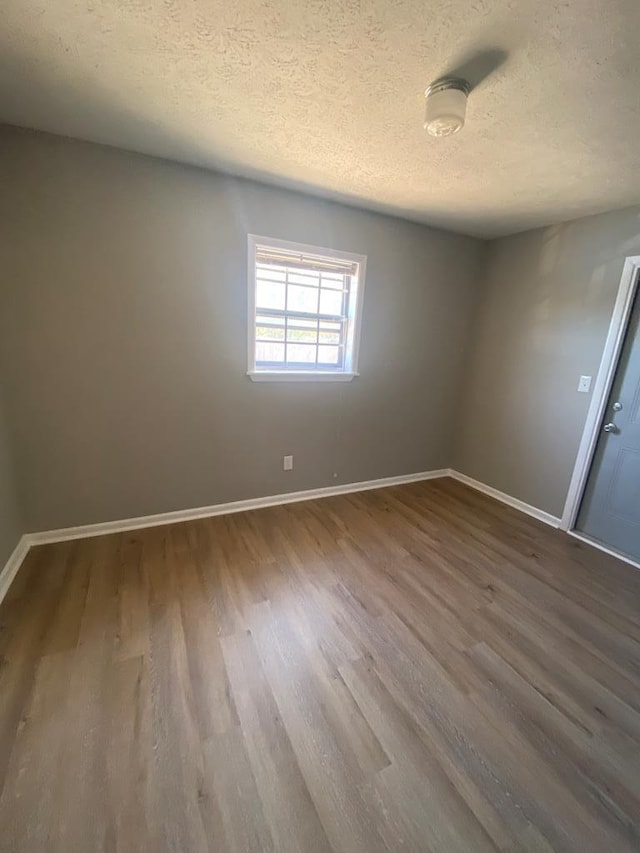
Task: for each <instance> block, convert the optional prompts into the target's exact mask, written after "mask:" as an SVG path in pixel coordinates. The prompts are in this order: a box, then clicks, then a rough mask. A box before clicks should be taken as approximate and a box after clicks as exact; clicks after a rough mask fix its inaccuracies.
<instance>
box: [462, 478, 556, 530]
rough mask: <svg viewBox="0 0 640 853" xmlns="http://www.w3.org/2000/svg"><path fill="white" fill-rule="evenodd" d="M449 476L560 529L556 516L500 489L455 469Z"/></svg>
mask: <svg viewBox="0 0 640 853" xmlns="http://www.w3.org/2000/svg"><path fill="white" fill-rule="evenodd" d="M449 476H450V477H453V479H454V480H459V481H460V482H461V483H464V484H465V485H467V486H470V487H471V488H472V489H476V490H477V491H479V492H484V494H485V495H489V496H490V497H492V498H495V499H496V500H497V501H501V502H502V503H503V504H507V505H508V506H512V507H513V508H514V509H518V510H520V512H525V513H526V514H527V515H530V516H532V517H533V518H537V519H538V521H543V522H544V523H545V524H549V525H550V526H551V527H560V519H559V518H557V517H556V516H555V515H551V513H548V512H544V510H541V509H538V508H537V507H535V506H531V505H530V504H526V503H525V502H524V501H521V500H518V498H512V497H511V495H507V494H505V493H504V492H501V491H499V490H498V489H494V488H493V486H486V485H485V484H484V483H481V482H480V481H479V480H474V479H473V478H472V477H467V475H466V474H461V473H460V472H459V471H454V470H453V469H450V470H449Z"/></svg>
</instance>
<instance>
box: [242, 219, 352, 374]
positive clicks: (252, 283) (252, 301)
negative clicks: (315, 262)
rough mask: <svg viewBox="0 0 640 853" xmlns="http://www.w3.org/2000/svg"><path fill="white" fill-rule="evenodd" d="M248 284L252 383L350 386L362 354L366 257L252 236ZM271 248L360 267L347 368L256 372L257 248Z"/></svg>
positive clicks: (348, 340) (264, 370) (350, 322)
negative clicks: (346, 262)
mask: <svg viewBox="0 0 640 853" xmlns="http://www.w3.org/2000/svg"><path fill="white" fill-rule="evenodd" d="M247 244H248V247H247V248H248V251H247V282H248V311H247V321H248V322H247V345H248V346H247V349H248V369H247V375H248V376H249V377H250V379H251V380H252V381H253V382H351V380H352V379H353V378H354V376H359V375H360V374H359V373H358V355H359V351H360V329H361V325H362V305H363V296H364V284H365V277H366V269H367V257H366V255H356V254H353V253H352V252H343V251H338V250H336V249H326V248H323V247H321V246H311V245H308V244H306V243H293V242H291V241H289V240H279V239H276V238H274V237H261V236H259V235H257V234H249V235H248V239H247ZM258 246H268V247H269V248H273V249H284V250H286V251H290V252H298V253H303V254H309V255H318V256H319V257H322V258H331V259H334V260H339V261H348V262H350V263H354V264H357V265H358V276H357V280H356V283H355V284H353V285H352V290H351V292H350V298H349V320H348V323H349V326H348V332H347V338H346V341H347V343H346V351H345V359H344V367H343V368H341V369H336V370H315V369H308V370H293V369H291V368H285V369H283V370H276V369H273V368H269V369H257V368H256V248H257V247H258Z"/></svg>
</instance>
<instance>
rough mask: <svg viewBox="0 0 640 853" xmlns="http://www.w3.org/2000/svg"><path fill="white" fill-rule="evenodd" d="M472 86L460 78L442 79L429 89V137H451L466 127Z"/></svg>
mask: <svg viewBox="0 0 640 853" xmlns="http://www.w3.org/2000/svg"><path fill="white" fill-rule="evenodd" d="M470 91H471V86H470V85H469V83H468V82H467V81H466V80H462V79H460V78H459V77H442V78H440V79H439V80H436V81H434V82H433V83H432V84H431V85H430V86H429V87H427V89H426V91H425V93H424V96H425V99H426V110H425V119H424V129H425V130H426V131H427V133H428V134H429V136H451V135H452V134H453V133H458V131H459V130H462V128H463V127H464V117H465V112H466V108H467V96H468V95H469V92H470Z"/></svg>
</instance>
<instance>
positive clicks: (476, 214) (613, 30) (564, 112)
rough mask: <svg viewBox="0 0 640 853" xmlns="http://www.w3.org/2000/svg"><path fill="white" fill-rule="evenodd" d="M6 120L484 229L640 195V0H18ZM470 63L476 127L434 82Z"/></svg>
mask: <svg viewBox="0 0 640 853" xmlns="http://www.w3.org/2000/svg"><path fill="white" fill-rule="evenodd" d="M1 16H2V25H1V26H0V120H2V121H5V122H8V123H10V124H17V125H22V126H25V127H32V128H37V129H40V130H47V131H51V132H53V133H59V134H64V135H67V136H74V137H78V138H80V139H87V140H92V141H96V142H104V143H107V144H110V145H116V146H119V147H122V148H129V149H132V150H135V151H142V152H146V153H149V154H155V155H159V156H162V157H168V158H170V159H175V160H181V161H184V162H188V163H194V164H198V165H204V166H210V167H213V168H217V169H222V170H225V171H229V172H232V173H235V174H240V175H247V176H249V177H254V178H258V179H261V180H265V181H268V182H272V183H277V184H280V185H284V186H292V187H297V188H300V189H304V190H307V191H309V192H315V193H319V194H321V195H326V196H330V197H333V198H338V199H341V200H344V201H348V202H351V203H354V204H358V205H361V206H363V207H371V208H373V209H377V210H384V211H388V212H391V213H396V214H399V215H402V216H405V217H408V218H411V219H416V220H418V221H422V222H427V223H431V224H435V225H440V226H443V227H446V228H451V229H453V230H456V231H462V232H465V233H470V234H476V235H480V236H496V235H501V234H508V233H513V232H515V231H520V230H523V229H525V228H529V227H533V226H536V225H543V224H548V223H551V222H556V221H560V220H563V219H569V218H572V217H574V216H579V215H583V214H587V213H595V212H599V211H602V210H607V209H612V208H616V207H624V206H626V205H630V204H635V203H638V202H640V49H639V46H638V34H639V33H640V0H568V2H567V1H566V0H565V2H561V0H368V2H367V0H361V2H359V0H3V3H2V12H1ZM456 70H457V71H463V72H464V73H466V74H467V75H468V76H469V78H470V79H471V82H472V83H473V84H476V85H475V88H474V90H473V91H472V93H471V96H470V100H469V107H468V114H467V126H466V127H465V129H464V130H463V131H462V133H460V134H459V135H458V136H456V137H452V138H449V139H431V138H430V137H428V136H427V135H426V134H425V132H424V131H423V129H422V118H423V105H424V100H423V92H424V89H425V86H426V85H427V84H428V83H429V82H431V81H432V80H433V79H434V78H437V77H439V76H441V75H442V74H445V73H448V72H452V71H456Z"/></svg>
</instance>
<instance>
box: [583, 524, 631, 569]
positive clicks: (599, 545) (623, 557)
mask: <svg viewBox="0 0 640 853" xmlns="http://www.w3.org/2000/svg"><path fill="white" fill-rule="evenodd" d="M567 533H568V534H569V536H573V538H574V539H579V540H580V541H581V542H584V544H585V545H591V547H592V548H597V549H598V551H603V552H604V553H605V554H609V556H610V557H617V558H618V560H622V562H623V563H628V564H629V565H630V566H633V567H634V569H640V563H638V562H636V561H635V560H632V559H631V557H627V555H626V554H621V553H620V552H619V551H613V550H612V549H611V548H607V546H606V545H603V544H602V543H601V542H598V540H597V539H591V537H590V536H585V535H584V534H582V533H580V532H579V531H578V530H568V531H567Z"/></svg>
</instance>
